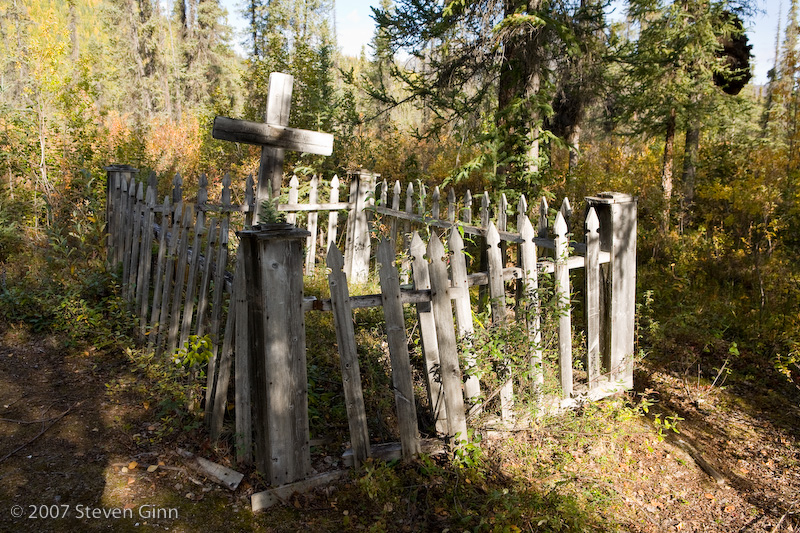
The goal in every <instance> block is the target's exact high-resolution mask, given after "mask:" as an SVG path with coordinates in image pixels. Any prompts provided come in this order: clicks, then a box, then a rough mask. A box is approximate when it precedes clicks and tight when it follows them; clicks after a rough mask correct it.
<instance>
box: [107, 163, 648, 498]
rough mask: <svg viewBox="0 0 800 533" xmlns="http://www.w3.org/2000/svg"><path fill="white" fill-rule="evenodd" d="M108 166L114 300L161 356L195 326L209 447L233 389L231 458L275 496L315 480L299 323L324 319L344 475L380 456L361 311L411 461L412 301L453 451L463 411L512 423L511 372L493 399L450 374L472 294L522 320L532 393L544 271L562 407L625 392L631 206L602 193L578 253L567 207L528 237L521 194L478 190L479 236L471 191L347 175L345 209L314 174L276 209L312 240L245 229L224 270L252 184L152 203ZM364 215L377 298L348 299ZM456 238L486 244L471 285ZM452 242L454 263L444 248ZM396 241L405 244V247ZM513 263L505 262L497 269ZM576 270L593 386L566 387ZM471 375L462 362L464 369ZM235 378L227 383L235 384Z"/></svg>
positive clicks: (435, 401) (128, 172) (357, 271)
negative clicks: (322, 195) (358, 330)
mask: <svg viewBox="0 0 800 533" xmlns="http://www.w3.org/2000/svg"><path fill="white" fill-rule="evenodd" d="M107 171H108V176H109V189H108V213H107V217H108V260H109V263H110V265H111V266H112V267H119V266H120V265H121V268H122V280H123V293H124V295H125V296H126V297H127V299H128V300H129V301H130V302H131V306H132V310H134V311H135V312H136V314H137V315H138V317H139V321H140V324H139V327H140V332H141V334H142V336H143V337H146V338H147V340H148V344H149V345H150V347H151V348H152V349H154V350H155V351H157V352H164V351H166V353H172V352H174V350H175V349H176V348H177V347H180V346H182V345H183V344H184V343H185V342H186V340H187V339H188V338H189V336H190V335H191V334H192V332H195V334H197V335H204V334H209V335H210V336H211V339H212V342H213V354H214V355H213V357H212V359H211V361H210V362H209V368H208V372H207V375H208V386H207V393H206V398H205V409H206V416H207V420H208V422H209V426H210V430H211V433H212V437H213V438H215V439H216V438H218V437H219V435H220V433H221V431H222V425H223V416H224V414H225V411H226V404H227V401H228V389H229V384H230V383H231V382H233V383H234V395H235V400H234V401H235V407H236V409H235V415H236V421H235V424H236V429H235V436H236V450H237V454H238V459H239V460H241V461H247V462H249V461H253V460H254V461H255V463H256V465H257V467H258V468H259V470H261V471H262V472H264V473H265V474H267V475H268V477H269V479H270V480H271V482H272V484H273V485H274V486H279V485H283V484H286V483H290V482H293V481H297V480H302V479H305V478H307V477H308V475H309V465H310V461H309V441H308V419H307V412H306V410H307V382H306V381H307V380H306V378H305V349H304V347H305V341H304V335H305V331H304V327H303V325H302V324H303V318H302V317H303V315H304V313H305V312H308V311H312V310H318V311H333V312H334V316H335V323H336V328H337V332H336V333H337V339H338V346H339V351H340V360H341V365H342V376H343V384H344V390H345V396H346V398H345V400H346V406H347V412H348V421H349V424H350V432H351V450H350V451H349V454H348V455H350V456H352V461H353V463H354V464H359V463H360V462H361V461H363V460H364V459H365V458H366V457H369V456H371V455H380V453H382V452H380V451H379V450H378V448H376V447H375V446H370V443H369V439H368V433H367V429H366V415H365V413H364V405H363V393H362V391H361V384H360V374H359V369H358V358H357V357H356V344H355V337H354V333H353V323H352V309H353V308H355V307H369V306H382V307H383V309H384V314H385V317H386V322H387V327H386V331H387V344H388V347H389V355H390V361H391V366H392V379H393V383H394V390H395V398H396V400H397V412H398V421H399V432H400V440H401V443H400V448H399V450H400V451H401V453H402V455H403V456H404V457H410V456H413V455H415V454H416V453H417V452H418V451H419V450H420V447H421V446H422V444H423V443H421V442H420V439H419V431H418V426H417V420H416V410H415V408H414V395H413V389H412V387H411V367H410V363H409V356H408V338H407V332H406V330H405V324H404V322H403V310H402V306H403V305H404V304H413V305H415V306H416V311H417V316H418V318H419V328H418V331H419V335H420V338H421V345H422V350H423V355H424V358H425V362H426V368H427V370H428V372H427V376H428V379H427V384H428V394H429V398H430V405H431V406H433V408H434V412H435V415H436V427H437V430H438V432H439V433H440V434H441V435H442V436H445V437H447V438H449V439H450V440H451V442H454V443H455V441H457V440H458V439H459V438H463V437H464V436H465V435H466V422H467V419H468V417H469V415H470V414H474V413H477V412H479V411H480V410H481V409H483V407H484V405H485V404H486V402H488V400H489V399H490V398H491V397H493V396H495V395H498V396H499V400H500V406H501V409H500V417H499V418H500V420H501V421H502V422H503V423H505V424H506V425H508V424H512V423H514V405H513V402H514V390H513V389H514V386H515V385H514V379H513V378H514V377H513V376H508V380H507V382H506V383H505V385H503V386H502V388H501V389H500V390H498V391H482V390H481V384H480V382H479V381H478V380H477V379H476V378H474V377H470V378H468V379H467V380H466V381H465V382H464V380H463V373H464V371H465V370H468V368H461V365H460V363H459V357H458V352H457V345H458V343H459V342H468V341H469V338H470V334H471V333H472V331H473V325H472V304H471V302H470V291H469V287H470V286H474V285H480V286H486V287H487V288H488V291H487V292H488V297H489V298H490V301H491V309H492V317H493V321H494V322H496V323H498V324H502V323H503V322H504V321H506V320H508V319H509V317H510V316H511V313H516V318H517V320H521V319H522V317H524V319H525V320H526V321H527V322H526V324H527V331H528V334H529V338H530V346H531V357H530V360H531V365H532V368H531V372H532V375H533V376H534V383H535V385H534V386H535V387H540V386H541V384H542V382H543V370H542V363H541V357H542V354H541V349H542V343H541V323H540V313H539V309H538V306H539V301H538V290H539V288H540V284H541V283H542V280H543V278H542V274H544V273H552V274H553V276H552V278H553V280H554V285H553V290H554V291H555V294H556V301H557V307H558V352H559V382H560V388H561V403H562V404H569V403H570V402H574V401H575V400H576V398H578V397H581V396H582V397H585V398H588V399H597V398H601V397H603V396H605V395H607V394H611V393H614V392H616V391H618V390H623V389H626V388H630V387H631V386H632V369H633V364H632V356H633V336H634V329H633V324H634V309H635V274H636V201H635V199H633V198H631V197H630V196H627V195H623V194H614V193H609V194H601V195H598V197H596V198H587V209H586V218H585V224H584V228H582V229H581V233H584V232H585V234H586V239H585V242H582V243H574V242H573V243H571V242H570V241H569V235H570V230H569V226H568V222H569V221H570V220H571V219H576V218H577V217H576V216H574V214H573V213H572V212H571V209H570V206H569V203H568V202H564V203H563V204H562V206H561V209H560V211H559V212H558V213H557V215H556V217H555V221H554V224H553V225H552V227H550V226H549V225H548V214H549V213H548V206H547V204H546V202H545V201H544V200H542V202H540V203H539V216H538V219H537V224H536V229H534V227H533V224H532V223H531V221H530V219H529V218H528V208H527V204H526V202H525V199H524V197H522V198H521V199H520V201H519V202H518V204H517V213H516V215H515V216H514V215H511V216H510V215H509V208H508V206H507V202H504V197H501V199H500V202H499V203H498V205H497V206H491V205H490V202H489V198H490V197H489V195H488V194H487V193H484V194H483V195H481V207H480V210H479V213H478V214H479V216H478V217H477V218H478V220H479V224H478V225H473V224H472V220H473V218H472V217H473V209H472V207H473V206H472V204H473V202H472V197H471V195H470V193H469V192H468V193H467V194H466V195H465V196H464V198H463V200H462V201H461V202H456V200H455V195H454V194H453V192H452V191H450V192H449V193H448V198H447V203H446V208H443V207H442V205H441V204H443V203H444V202H441V199H440V197H439V193H438V190H437V189H435V190H434V191H433V193H432V194H431V195H430V197H428V195H427V194H426V191H425V190H424V188H418V190H417V191H416V193H415V191H414V188H413V186H411V185H409V186H407V187H406V188H405V189H403V188H402V187H401V186H400V184H399V183H395V185H394V187H393V189H392V194H391V203H390V202H389V189H388V187H387V185H386V183H385V182H383V183H382V184H381V185H379V186H378V187H377V189H376V188H375V183H374V178H375V176H373V175H371V174H369V173H366V172H361V173H357V174H354V175H352V176H350V196H349V201H348V202H340V201H339V198H338V188H339V184H338V180H337V179H335V178H334V180H332V182H331V184H330V187H331V188H330V192H329V194H328V196H329V198H328V200H329V201H328V202H320V201H319V189H320V184H319V181H318V180H317V179H312V180H311V181H310V183H309V186H308V194H307V198H308V202H305V203H302V202H300V201H299V197H300V187H299V182H298V180H297V179H296V178H293V180H292V182H291V184H290V189H289V201H288V202H287V203H286V204H280V205H278V207H277V208H278V210H280V211H286V212H287V213H288V217H287V219H288V221H289V222H290V223H297V222H300V221H301V220H300V219H304V223H305V225H306V226H307V228H308V231H300V230H298V229H296V228H295V227H294V225H292V224H289V225H285V226H265V227H260V228H259V227H255V228H253V230H247V231H241V232H239V236H240V237H241V243H242V245H241V246H240V247H239V252H238V254H235V255H236V256H238V258H237V260H236V261H235V266H234V261H233V257H231V256H234V254H232V253H230V251H229V247H230V246H229V245H230V241H231V240H233V238H234V237H232V236H231V225H232V220H231V217H232V216H234V217H241V219H237V220H235V221H234V222H233V223H234V224H238V225H239V227H242V228H244V227H245V226H250V225H251V224H252V222H253V214H254V211H255V207H254V201H253V193H252V180H249V181H248V184H247V187H246V190H245V199H244V202H243V203H242V204H240V205H232V204H231V192H230V179H228V178H226V179H225V180H224V181H223V190H222V195H221V198H220V202H219V204H217V205H215V204H211V203H209V202H208V198H207V192H206V189H205V186H206V184H205V181H204V178H202V177H201V179H200V188H199V192H198V195H197V199H196V201H195V202H194V203H192V204H190V203H188V202H186V201H184V200H183V198H182V193H181V182H180V179H179V177H177V176H176V179H175V181H174V182H173V186H174V187H173V191H172V195H171V197H167V198H165V200H164V202H163V204H160V205H158V204H156V199H155V183H154V181H153V179H152V178H151V181H150V184H149V186H148V187H147V188H145V187H144V184H141V183H138V184H137V182H136V181H135V179H134V176H135V174H136V171H135V169H132V168H130V167H126V166H112V167H108V169H107ZM402 191H405V193H406V196H405V202H404V209H400V204H401V200H402V198H401V192H402ZM324 211H328V212H329V217H328V224H327V227H326V228H320V225H319V223H318V222H319V214H320V212H324ZM345 211H346V212H347V219H346V227H345V231H344V237H345V243H346V251H345V254H344V256H342V254H341V252H340V251H339V249H338V247H337V246H336V244H337V243H338V242H339V240H340V238H339V231H338V226H339V223H340V221H339V214H340V213H342V212H345ZM299 214H302V215H301V216H298V215H299ZM370 217H372V218H373V224H370V221H369V219H370ZM375 217H380V218H381V220H380V221H381V222H384V221H385V222H386V224H383V226H384V229H385V233H386V234H385V235H384V239H383V240H382V241H381V243H380V245H379V246H378V247H377V254H376V259H377V263H378V264H379V265H380V269H379V275H380V281H381V294H379V295H373V296H350V295H349V290H348V283H347V281H348V280H351V281H352V280H363V279H364V278H365V277H366V275H367V274H368V273H369V258H370V250H371V248H372V245H371V242H370V226H371V225H372V226H375V224H374V223H375V222H378V221H377V219H376V218H375ZM509 220H511V221H512V224H509ZM510 225H511V226H514V227H513V228H510V227H509V226H510ZM422 226H424V227H426V228H432V231H430V232H429V233H430V235H431V237H430V239H429V242H428V243H427V245H426V244H425V243H424V242H423V241H422V239H421V238H420V236H419V235H418V234H416V233H415V232H414V231H413V230H414V229H415V228H418V227H422ZM512 230H513V231H512ZM575 232H576V231H575V230H573V233H575ZM462 233H463V235H465V236H466V235H470V236H473V238H474V239H476V240H477V242H478V246H479V248H481V249H482V250H485V258H484V259H483V260H482V262H481V265H482V266H481V268H480V271H479V272H474V273H472V274H468V273H467V262H466V257H465V254H464V241H463V238H462ZM445 235H446V237H447V248H448V249H449V252H448V253H447V254H446V253H445V245H444V243H443V242H442V240H441V237H442V236H445ZM398 241H402V242H403V245H402V246H398V245H397V244H396V243H398ZM318 243H320V244H322V246H325V247H326V248H327V250H328V253H327V266H328V268H329V269H330V270H331V272H330V274H329V285H330V288H331V298H330V300H326V301H316V300H314V299H307V298H304V297H303V291H302V268H303V266H305V269H306V271H307V272H312V271H313V267H314V264H315V260H316V259H318V258H320V257H321V256H322V254H320V253H317V252H316V249H317V244H318ZM322 246H320V248H321V247H322ZM304 248H305V250H306V251H305V260H303V259H302V255H303V249H304ZM398 248H399V249H400V250H402V251H408V252H409V253H408V254H407V256H408V263H406V264H404V265H402V266H401V271H402V270H405V269H406V268H407V269H408V270H409V271H410V276H411V279H410V280H407V279H406V274H405V273H404V272H398V269H397V265H396V261H395V254H396V252H397V250H398ZM446 256H447V257H446ZM512 258H513V259H514V260H515V262H514V265H515V266H507V265H509V260H510V259H512ZM576 269H583V270H584V276H583V279H584V280H585V286H584V287H582V288H581V292H582V294H583V297H584V299H585V304H584V308H585V310H586V312H585V315H586V317H587V323H586V325H585V332H586V339H587V349H586V351H587V354H588V355H587V357H586V359H587V361H586V363H587V364H586V369H587V378H586V380H585V381H584V382H582V383H579V384H578V385H577V386H576V384H575V382H574V379H573V372H572V369H573V347H572V339H573V330H574V329H575V324H573V323H572V318H571V311H570V310H571V305H570V297H571V294H572V287H571V281H570V271H572V270H576ZM406 281H411V284H407V283H406ZM512 281H514V282H516V283H517V284H518V285H519V288H520V294H522V295H524V297H523V298H520V299H518V302H520V303H518V304H517V306H516V309H514V310H512V309H509V308H508V307H507V305H506V293H507V291H506V283H510V282H512ZM267 294H268V295H269V297H267V296H266V295H267ZM523 305H524V306H525V309H523V308H522V306H523ZM226 308H227V310H228V312H227V313H225V309H226ZM454 312H455V320H454V318H453V317H454ZM223 324H224V327H223ZM471 364H472V363H471V362H470V361H469V360H467V361H466V365H467V367H469V366H470V365H471ZM233 366H235V369H236V372H235V375H234V376H231V374H232V367H233ZM467 374H469V372H467ZM462 387H463V390H462ZM534 392H535V396H537V398H538V401H539V402H540V403H541V405H542V406H545V405H547V404H548V401H549V400H548V399H547V398H544V397H542V396H541V394H540V392H541V391H538V390H537V391H534ZM550 403H552V402H550ZM556 403H559V402H556ZM457 436H458V437H457ZM382 450H385V449H383V448H382Z"/></svg>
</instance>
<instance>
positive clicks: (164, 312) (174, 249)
mask: <svg viewBox="0 0 800 533" xmlns="http://www.w3.org/2000/svg"><path fill="white" fill-rule="evenodd" d="M183 211H184V209H183V202H178V203H177V204H175V206H174V209H173V213H172V234H171V235H170V239H169V249H168V250H167V264H166V267H165V268H164V283H163V291H162V293H161V310H160V312H159V318H158V338H157V339H156V353H157V354H160V353H161V351H162V347H163V345H164V339H165V337H166V332H167V330H168V322H167V320H168V319H169V311H170V304H171V302H172V299H171V298H172V295H173V280H174V279H175V261H176V258H177V255H178V243H179V242H180V240H181V229H182V226H181V221H182V215H183ZM178 290H180V289H179V288H176V289H175V291H176V292H177V291H178ZM169 355H172V354H171V353H170V354H169Z"/></svg>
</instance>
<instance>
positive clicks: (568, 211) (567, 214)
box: [559, 196, 572, 233]
mask: <svg viewBox="0 0 800 533" xmlns="http://www.w3.org/2000/svg"><path fill="white" fill-rule="evenodd" d="M559 211H560V212H561V216H563V217H564V223H565V224H566V225H567V233H569V231H570V228H571V227H572V206H571V205H570V203H569V198H567V197H566V196H565V197H564V200H562V201H561V208H560V209H559Z"/></svg>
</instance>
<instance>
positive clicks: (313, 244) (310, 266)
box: [306, 174, 319, 275]
mask: <svg viewBox="0 0 800 533" xmlns="http://www.w3.org/2000/svg"><path fill="white" fill-rule="evenodd" d="M317 189H319V176H318V175H316V174H314V175H313V176H311V191H309V193H308V201H309V202H310V203H312V204H315V203H317V194H318V193H317ZM318 219H319V214H318V213H317V212H316V211H311V212H310V213H308V231H309V233H311V235H309V236H308V239H306V274H307V275H311V273H312V272H313V271H314V264H315V263H316V259H317V220H318Z"/></svg>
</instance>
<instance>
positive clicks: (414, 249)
mask: <svg viewBox="0 0 800 533" xmlns="http://www.w3.org/2000/svg"><path fill="white" fill-rule="evenodd" d="M408 251H409V252H411V255H412V256H413V257H414V258H415V259H420V258H422V257H424V256H425V243H424V242H422V238H421V237H420V236H419V233H418V232H416V231H415V232H414V234H413V235H412V236H411V245H410V246H409V250H408Z"/></svg>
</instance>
